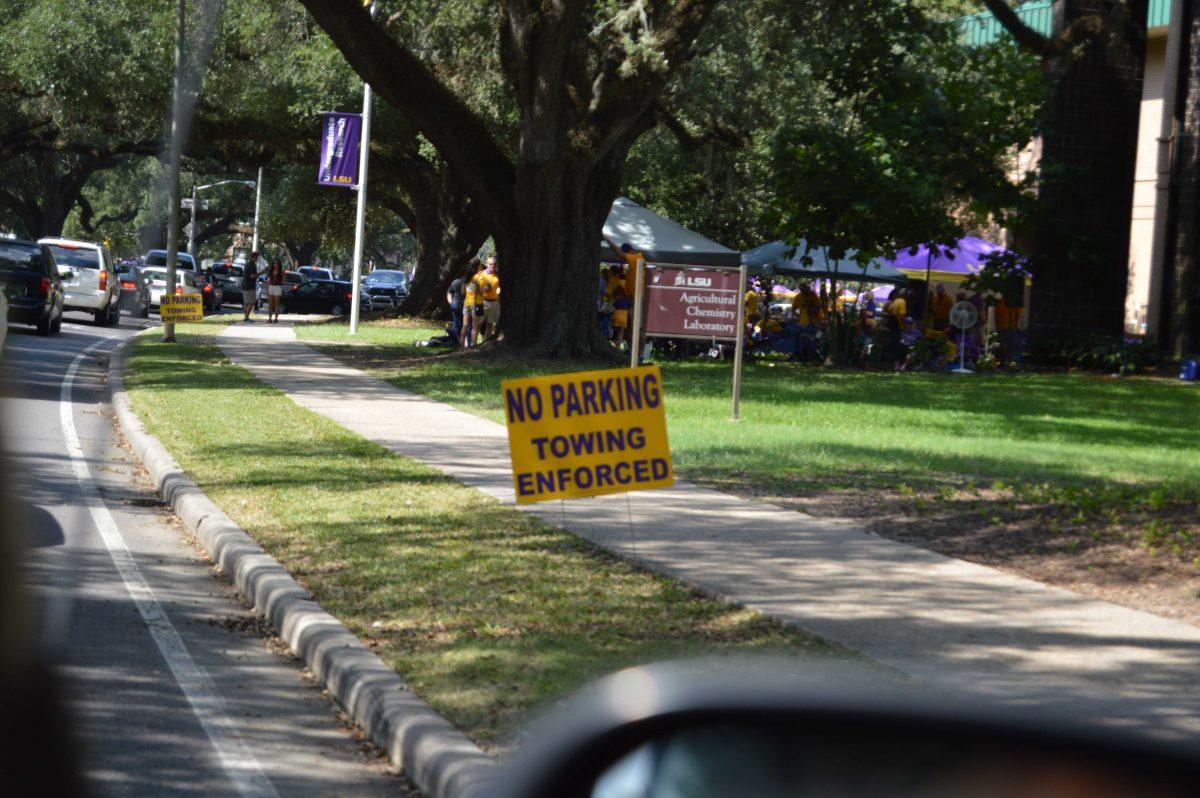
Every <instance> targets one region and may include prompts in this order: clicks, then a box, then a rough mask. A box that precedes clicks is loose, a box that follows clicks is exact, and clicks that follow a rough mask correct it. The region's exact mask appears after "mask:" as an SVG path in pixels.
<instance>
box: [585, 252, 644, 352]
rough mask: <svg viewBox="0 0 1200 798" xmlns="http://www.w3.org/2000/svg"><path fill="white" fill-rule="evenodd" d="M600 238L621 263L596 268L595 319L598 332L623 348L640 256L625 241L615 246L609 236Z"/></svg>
mask: <svg viewBox="0 0 1200 798" xmlns="http://www.w3.org/2000/svg"><path fill="white" fill-rule="evenodd" d="M604 240H605V241H606V242H607V243H608V246H609V247H610V248H611V249H612V251H613V252H614V253H615V254H616V255H617V256H618V257H620V258H621V260H622V261H624V263H614V264H612V265H608V266H602V267H601V268H600V283H599V286H598V293H597V300H596V318H597V320H598V323H599V325H600V332H601V334H603V335H604V337H605V338H607V339H608V340H609V341H612V343H613V344H614V345H616V347H617V348H618V349H623V348H624V347H625V345H626V337H627V336H628V334H629V325H630V317H629V316H630V314H629V312H630V310H632V309H633V301H634V297H636V296H637V268H638V261H640V260H642V258H643V255H642V253H640V252H638V251H637V250H636V249H634V248H633V247H632V246H631V245H629V244H621V245H619V246H618V245H617V244H616V242H614V241H612V240H611V239H608V238H605V239H604ZM643 279H645V278H643Z"/></svg>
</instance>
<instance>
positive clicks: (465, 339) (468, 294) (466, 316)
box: [459, 258, 484, 349]
mask: <svg viewBox="0 0 1200 798" xmlns="http://www.w3.org/2000/svg"><path fill="white" fill-rule="evenodd" d="M480 274H483V264H482V263H480V262H479V258H472V259H471V262H470V263H468V264H467V269H466V271H465V272H464V273H463V326H462V335H460V336H459V338H460V339H461V341H462V348H463V349H470V348H471V347H473V346H475V338H476V336H478V335H479V328H480V327H482V326H483V314H484V310H483V292H482V291H480V290H479V283H478V282H477V281H476V280H475V278H476V277H478V276H479V275H480Z"/></svg>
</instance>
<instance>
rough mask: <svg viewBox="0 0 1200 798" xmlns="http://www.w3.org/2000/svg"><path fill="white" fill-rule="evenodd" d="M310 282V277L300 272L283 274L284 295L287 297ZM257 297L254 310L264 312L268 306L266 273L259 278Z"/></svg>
mask: <svg viewBox="0 0 1200 798" xmlns="http://www.w3.org/2000/svg"><path fill="white" fill-rule="evenodd" d="M308 282H309V280H308V277H307V276H306V275H303V274H301V273H300V272H293V271H285V272H284V273H283V295H284V296H287V295H288V294H289V293H291V292H292V291H294V290H295V289H296V288H297V287H299V286H301V285H305V284H307V283H308ZM255 296H256V297H257V299H256V301H255V303H254V309H255V310H262V309H263V308H265V307H266V306H267V275H266V273H265V272H264V273H263V274H260V275H259V277H258V291H257V292H256V294H255Z"/></svg>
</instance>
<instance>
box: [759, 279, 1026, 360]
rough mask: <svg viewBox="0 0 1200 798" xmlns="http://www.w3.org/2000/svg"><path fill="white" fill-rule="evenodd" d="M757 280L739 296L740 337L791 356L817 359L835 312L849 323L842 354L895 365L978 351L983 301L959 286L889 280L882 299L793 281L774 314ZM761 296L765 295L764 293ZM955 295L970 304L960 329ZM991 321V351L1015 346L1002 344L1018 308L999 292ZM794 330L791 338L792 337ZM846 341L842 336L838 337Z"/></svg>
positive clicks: (1011, 329) (971, 354) (1015, 323)
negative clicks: (994, 343)
mask: <svg viewBox="0 0 1200 798" xmlns="http://www.w3.org/2000/svg"><path fill="white" fill-rule="evenodd" d="M764 288H765V286H762V285H752V286H751V287H750V290H748V291H747V292H746V295H745V297H744V303H745V311H746V313H745V317H746V320H747V327H746V332H747V336H748V337H749V338H750V340H751V341H752V342H754V343H755V344H756V345H758V346H760V347H764V348H767V349H769V348H771V347H772V346H779V347H780V348H782V349H783V350H786V351H788V352H789V353H791V354H793V355H794V356H796V357H797V358H799V359H805V358H806V356H807V357H811V359H814V360H816V359H822V360H823V359H824V357H825V356H826V355H827V354H828V352H827V351H826V350H827V349H828V347H829V346H830V345H831V344H830V342H831V341H832V339H833V335H832V330H831V329H830V326H831V322H832V321H833V320H834V319H836V318H838V317H839V316H840V318H842V319H843V320H844V326H845V327H849V333H848V334H849V339H848V341H847V344H848V349H849V354H850V358H851V360H852V361H854V362H859V363H862V364H867V363H877V364H890V365H892V367H894V368H895V369H897V370H908V369H910V368H915V367H918V366H920V367H924V366H926V365H929V364H933V365H935V366H936V365H942V364H946V365H948V364H949V363H951V362H953V361H954V360H955V358H956V357H957V356H958V354H959V348H960V347H966V348H967V351H966V353H965V354H966V355H968V356H969V357H970V358H971V359H974V358H975V357H977V356H978V355H979V354H981V353H982V352H983V351H984V335H985V327H986V324H987V318H988V312H987V311H988V306H987V303H986V302H985V299H984V297H983V296H981V295H980V294H978V293H974V292H968V291H965V290H960V291H958V292H956V294H955V295H953V296H951V294H950V292H949V291H948V290H947V289H946V286H945V285H943V284H941V283H937V284H935V286H934V288H933V290H932V291H928V292H927V289H926V286H925V285H924V284H923V283H918V284H914V285H910V286H907V287H897V288H895V289H893V290H892V291H891V293H890V294H889V295H888V297H887V299H886V300H885V301H883V302H882V303H879V302H877V301H876V299H875V297H874V296H873V295H872V294H871V293H867V294H864V295H863V296H862V297H860V298H859V299H858V300H857V301H855V300H854V299H853V298H851V299H850V302H851V303H852V307H850V308H847V300H846V299H844V298H842V297H840V296H838V297H831V296H829V294H828V293H827V291H826V290H825V286H824V285H821V287H820V290H819V291H818V290H817V289H814V287H813V286H812V285H811V284H806V285H804V286H802V287H801V288H800V290H799V291H798V292H797V293H796V295H795V296H794V298H793V299H792V301H791V305H790V308H787V309H785V313H786V315H787V318H786V319H781V318H780V316H781V315H783V314H780V313H777V312H776V310H775V309H774V308H772V306H771V305H770V304H769V302H767V301H764V294H765V291H764ZM767 296H769V295H767ZM956 302H969V303H970V304H971V305H973V306H974V307H975V310H976V322H975V324H974V325H973V326H972V327H971V328H970V329H968V330H966V331H965V332H963V331H959V330H957V329H952V328H951V325H950V312H951V309H952V308H953V307H954V305H955V303H956ZM994 312H995V326H996V330H997V332H999V333H1000V341H1001V347H1000V349H999V355H1000V356H1001V357H1003V356H1004V353H1005V351H1006V350H1008V349H1014V350H1016V349H1019V346H1008V345H1006V344H1005V342H1006V341H1008V340H1009V338H1010V337H1012V336H1015V335H1016V334H1017V328H1018V326H1019V323H1020V315H1021V309H1020V308H1010V307H1008V306H1007V305H1006V304H1004V300H1003V298H1001V299H1000V300H999V301H998V303H997V304H995V306H994ZM784 321H789V322H792V323H793V324H794V325H795V326H794V327H792V328H791V329H792V331H793V332H794V333H795V334H794V335H793V336H791V337H789V336H787V335H785V330H786V329H787V328H785V325H784V323H783V322H784ZM792 337H794V338H795V339H796V340H795V341H792V340H791V338H792ZM842 340H846V339H842Z"/></svg>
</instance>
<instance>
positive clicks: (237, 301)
mask: <svg viewBox="0 0 1200 798" xmlns="http://www.w3.org/2000/svg"><path fill="white" fill-rule="evenodd" d="M242 269H243V267H242V266H241V265H240V264H238V263H229V262H225V263H216V264H214V265H213V268H212V272H213V275H214V276H215V277H216V278H217V280H218V282H220V283H221V293H222V301H224V302H227V303H229V304H233V305H241V304H242V302H243V299H242Z"/></svg>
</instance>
